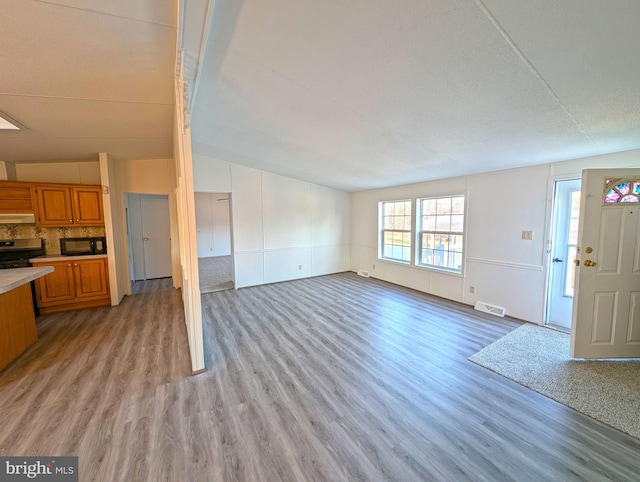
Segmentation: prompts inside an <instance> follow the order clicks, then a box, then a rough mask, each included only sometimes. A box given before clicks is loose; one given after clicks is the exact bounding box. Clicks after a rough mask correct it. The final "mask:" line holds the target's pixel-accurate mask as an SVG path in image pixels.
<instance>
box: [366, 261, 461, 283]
mask: <svg viewBox="0 0 640 482" xmlns="http://www.w3.org/2000/svg"><path fill="white" fill-rule="evenodd" d="M378 261H381V262H382V263H389V264H393V265H396V266H397V265H400V266H406V267H407V268H412V269H418V270H420V271H430V272H433V273H440V274H446V275H450V276H455V277H457V278H464V270H463V271H461V272H458V271H451V270H448V269H444V268H436V267H435V266H423V265H419V264H411V263H410V262H408V261H396V260H394V259H388V258H378Z"/></svg>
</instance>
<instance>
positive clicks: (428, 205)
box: [422, 199, 436, 214]
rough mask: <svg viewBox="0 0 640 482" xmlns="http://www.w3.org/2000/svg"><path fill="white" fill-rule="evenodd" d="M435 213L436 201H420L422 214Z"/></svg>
mask: <svg viewBox="0 0 640 482" xmlns="http://www.w3.org/2000/svg"><path fill="white" fill-rule="evenodd" d="M435 213H436V200H435V199H423V200H422V214H435Z"/></svg>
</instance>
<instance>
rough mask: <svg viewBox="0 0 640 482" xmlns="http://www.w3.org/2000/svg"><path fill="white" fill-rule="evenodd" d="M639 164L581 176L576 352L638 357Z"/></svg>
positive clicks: (574, 331)
mask: <svg viewBox="0 0 640 482" xmlns="http://www.w3.org/2000/svg"><path fill="white" fill-rule="evenodd" d="M639 217H640V169H598V170H586V171H584V172H583V176H582V196H581V208H580V227H579V232H578V262H579V267H578V270H577V273H578V274H577V284H576V289H575V296H574V306H573V319H572V327H571V356H573V357H575V358H637V357H640V245H639V241H640V223H639V222H638V218H639Z"/></svg>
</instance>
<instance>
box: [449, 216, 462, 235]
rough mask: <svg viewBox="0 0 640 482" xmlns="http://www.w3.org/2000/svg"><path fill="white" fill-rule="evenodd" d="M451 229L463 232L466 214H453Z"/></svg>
mask: <svg viewBox="0 0 640 482" xmlns="http://www.w3.org/2000/svg"><path fill="white" fill-rule="evenodd" d="M451 231H453V232H455V233H461V232H462V231H464V215H463V214H454V215H452V216H451Z"/></svg>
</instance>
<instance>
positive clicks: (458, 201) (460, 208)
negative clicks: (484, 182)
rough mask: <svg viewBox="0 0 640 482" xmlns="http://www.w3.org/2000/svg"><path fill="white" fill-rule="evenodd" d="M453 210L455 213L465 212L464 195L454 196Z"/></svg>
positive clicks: (452, 201)
mask: <svg viewBox="0 0 640 482" xmlns="http://www.w3.org/2000/svg"><path fill="white" fill-rule="evenodd" d="M451 212H452V213H455V214H464V196H457V197H454V198H452V200H451Z"/></svg>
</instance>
